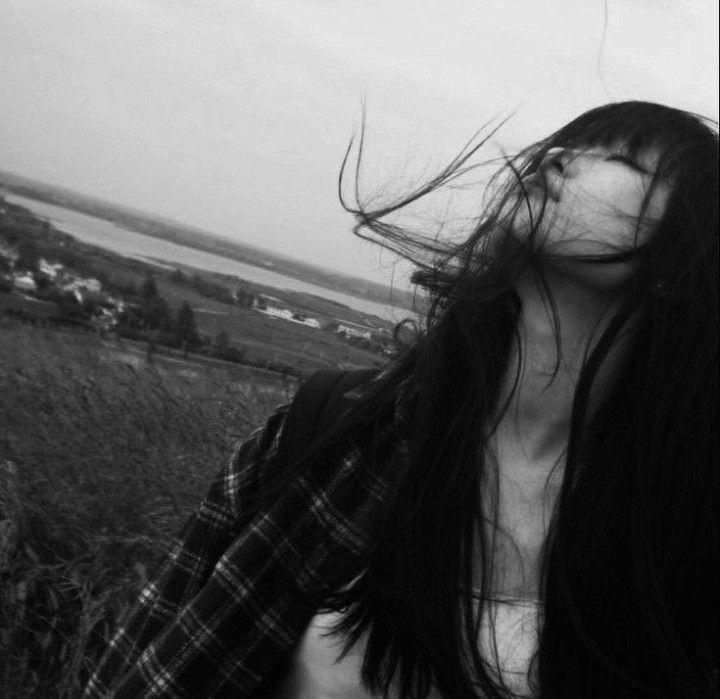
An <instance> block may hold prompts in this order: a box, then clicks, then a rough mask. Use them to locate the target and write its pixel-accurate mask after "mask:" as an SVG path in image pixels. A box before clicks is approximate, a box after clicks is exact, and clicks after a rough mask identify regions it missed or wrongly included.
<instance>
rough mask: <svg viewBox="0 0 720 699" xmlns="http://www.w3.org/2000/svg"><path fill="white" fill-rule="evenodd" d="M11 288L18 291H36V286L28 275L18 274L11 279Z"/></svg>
mask: <svg viewBox="0 0 720 699" xmlns="http://www.w3.org/2000/svg"><path fill="white" fill-rule="evenodd" d="M13 287H14V288H15V289H17V290H18V291H37V284H36V283H35V280H34V279H33V278H32V277H31V276H30V275H29V274H18V275H17V276H16V277H13Z"/></svg>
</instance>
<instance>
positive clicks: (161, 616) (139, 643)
mask: <svg viewBox="0 0 720 699" xmlns="http://www.w3.org/2000/svg"><path fill="white" fill-rule="evenodd" d="M287 409H288V406H284V407H282V408H280V409H279V410H278V411H277V412H276V413H275V414H274V415H273V416H272V417H271V418H270V420H269V421H268V422H267V424H266V425H265V427H264V428H262V429H260V430H258V431H257V432H255V433H254V434H253V435H252V436H251V437H250V438H249V439H248V440H247V441H245V442H244V443H243V444H241V445H240V446H239V448H238V449H236V451H235V453H234V454H233V456H232V458H231V459H230V462H229V463H228V465H227V466H226V467H225V468H224V469H223V470H222V472H221V473H220V474H219V475H218V477H217V478H216V479H215V480H214V482H213V483H212V486H211V488H210V490H209V492H208V494H207V496H206V498H205V500H204V501H203V502H202V504H201V505H200V507H199V508H198V510H197V511H196V512H195V514H194V515H193V516H192V517H191V518H190V520H189V521H188V523H187V524H186V525H185V527H184V528H183V530H182V531H181V533H180V538H179V540H178V541H177V542H176V544H175V546H174V548H173V550H172V552H171V553H170V556H169V558H168V560H167V562H166V563H165V564H164V566H163V567H162V569H161V570H160V573H159V575H158V577H157V579H156V580H155V581H154V582H152V583H150V584H149V585H147V586H146V587H145V589H144V590H143V592H142V594H141V596H140V599H139V601H138V603H137V605H136V607H135V608H134V609H133V610H132V611H131V613H130V614H129V616H128V617H127V618H125V619H124V620H123V621H122V622H121V624H120V625H119V628H118V629H117V631H116V633H115V635H114V637H113V638H112V640H111V642H110V644H109V647H108V649H107V650H106V652H105V655H104V657H103V658H102V660H101V662H100V663H99V665H98V667H97V668H96V669H95V672H94V673H93V675H92V677H91V679H90V682H89V684H88V686H87V688H86V690H85V695H84V696H85V697H127V698H128V699H130V698H132V699H137V698H138V697H155V696H162V697H225V696H227V697H229V696H232V697H250V696H263V695H264V694H265V690H264V689H263V687H264V686H267V685H266V684H264V683H265V682H266V681H267V680H268V678H270V677H271V676H272V675H273V674H275V675H277V674H278V669H279V668H280V667H282V665H283V663H284V661H287V659H288V658H289V657H290V654H291V650H292V648H293V646H294V645H295V643H296V641H298V640H299V637H300V636H301V635H302V633H303V631H304V630H305V628H306V627H307V625H308V623H309V622H310V620H311V618H312V617H313V615H314V613H315V611H316V610H315V609H314V608H312V607H310V606H307V605H306V604H305V603H303V602H301V601H300V599H299V594H298V592H299V591H306V590H308V589H312V588H313V587H315V586H316V584H317V583H322V582H324V581H329V580H337V579H338V578H339V577H341V576H342V575H343V574H344V572H345V571H349V570H358V566H360V565H361V564H362V560H363V554H364V552H366V551H367V547H368V545H369V543H370V542H371V541H372V537H373V531H375V527H376V526H377V523H378V521H379V520H380V519H381V517H379V516H378V515H379V514H381V513H380V510H382V509H383V507H384V506H385V505H386V503H387V500H388V499H389V496H390V493H389V483H388V481H387V480H386V478H385V477H384V475H383V473H381V472H378V471H375V470H373V469H377V468H378V467H375V466H371V464H370V460H369V459H364V458H363V452H362V449H361V447H360V446H359V445H357V444H350V445H348V448H347V449H346V450H345V451H344V454H345V455H344V457H343V458H341V459H339V460H334V461H335V462H334V463H329V464H325V465H318V466H317V467H313V468H312V469H310V470H309V471H308V472H305V473H304V474H303V475H302V476H301V477H299V478H298V479H297V480H295V481H293V484H292V485H291V486H290V487H288V488H287V489H286V490H285V491H284V492H283V493H282V495H281V496H280V497H279V498H278V499H277V500H276V501H275V502H274V503H273V504H272V506H270V507H268V508H267V509H265V510H263V511H261V512H260V513H259V514H258V515H257V516H255V517H253V518H250V517H249V516H248V515H247V514H246V511H247V507H246V503H247V501H248V499H249V498H250V497H252V496H253V495H254V494H255V493H257V492H258V489H259V488H260V487H261V485H262V483H263V474H264V473H265V472H266V471H267V469H269V468H271V467H272V462H273V459H274V458H275V456H276V454H277V446H278V441H279V436H280V433H281V430H282V426H283V421H284V419H285V416H286V414H287ZM391 433H392V430H391V429H388V435H387V437H388V438H390V435H391Z"/></svg>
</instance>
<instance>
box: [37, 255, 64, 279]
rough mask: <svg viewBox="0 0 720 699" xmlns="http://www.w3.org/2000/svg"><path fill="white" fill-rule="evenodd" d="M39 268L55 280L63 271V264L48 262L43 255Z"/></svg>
mask: <svg viewBox="0 0 720 699" xmlns="http://www.w3.org/2000/svg"><path fill="white" fill-rule="evenodd" d="M38 269H39V270H40V271H41V272H42V273H43V274H44V275H45V276H46V277H48V278H49V279H51V280H52V281H55V279H57V276H58V274H59V273H60V272H61V271H62V269H63V266H62V265H61V264H60V263H59V262H48V261H47V260H46V259H45V258H44V257H41V258H40V260H39V262H38Z"/></svg>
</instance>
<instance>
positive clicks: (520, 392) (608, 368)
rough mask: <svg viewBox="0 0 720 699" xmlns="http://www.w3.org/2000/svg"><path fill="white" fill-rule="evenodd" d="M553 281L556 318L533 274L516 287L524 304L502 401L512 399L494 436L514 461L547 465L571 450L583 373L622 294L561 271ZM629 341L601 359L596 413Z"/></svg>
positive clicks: (595, 394)
mask: <svg viewBox="0 0 720 699" xmlns="http://www.w3.org/2000/svg"><path fill="white" fill-rule="evenodd" d="M547 282H548V285H549V289H550V292H551V294H552V299H553V301H554V303H555V314H556V315H555V319H556V321H557V322H555V321H554V317H553V310H552V308H551V306H550V303H549V301H548V300H547V297H546V294H545V293H544V292H543V290H542V289H541V287H539V286H538V284H537V282H536V280H535V279H534V278H532V277H530V275H528V276H527V277H525V278H522V279H521V280H520V282H519V283H518V284H517V286H516V290H517V293H518V294H519V296H520V300H521V307H522V310H521V315H520V318H519V322H518V335H517V340H516V342H515V345H514V347H513V349H512V354H511V359H510V362H509V364H508V370H507V372H506V375H505V377H504V380H503V386H502V390H501V393H500V399H501V400H500V403H499V406H503V405H505V404H507V410H506V411H505V413H504V415H503V416H502V418H501V420H500V422H499V424H498V428H497V432H496V434H495V438H496V441H497V442H498V443H499V444H502V445H503V449H504V450H506V451H509V454H508V455H509V456H511V457H512V460H513V461H517V460H518V459H521V460H522V461H523V462H525V463H531V464H538V465H546V466H549V465H552V464H553V463H555V462H556V461H557V460H558V459H559V458H560V457H561V455H562V453H563V452H564V450H565V446H566V444H567V438H568V435H569V430H570V420H571V415H572V406H573V399H574V396H575V391H576V388H577V385H578V382H579V378H580V372H581V370H582V367H583V365H584V363H585V360H586V359H587V357H588V356H589V354H590V352H591V351H592V350H593V348H594V347H595V344H596V343H597V341H598V340H599V338H600V337H601V335H602V333H603V331H604V330H605V329H606V327H607V323H608V322H609V320H610V318H611V317H612V314H613V311H614V310H616V308H617V305H618V299H617V297H615V296H610V295H607V294H600V293H598V292H596V291H594V290H592V289H587V288H586V287H582V286H579V285H578V284H575V283H572V281H568V280H567V279H566V278H563V277H557V278H553V277H552V276H549V277H548V278H547ZM623 347H624V343H622V342H619V343H616V346H615V347H614V348H613V350H612V351H611V352H610V354H609V355H608V357H607V358H606V360H605V361H604V362H603V366H602V368H601V370H600V372H599V374H598V376H597V378H596V380H595V382H594V385H593V391H592V393H591V396H590V399H591V403H590V406H589V408H590V414H591V413H592V410H593V407H594V406H596V405H597V403H598V401H599V400H601V399H602V397H603V396H604V394H605V392H606V390H607V388H608V386H609V385H610V384H611V383H612V381H613V379H614V378H615V376H616V372H617V371H618V369H619V364H620V362H621V360H622V358H623V356H624V352H623ZM518 365H519V366H518ZM518 369H519V371H518ZM516 376H517V385H516V386H515V390H514V391H513V386H514V384H515V379H516ZM498 456H501V455H500V454H499V455H498Z"/></svg>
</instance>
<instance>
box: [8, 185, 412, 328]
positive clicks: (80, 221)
mask: <svg viewBox="0 0 720 699" xmlns="http://www.w3.org/2000/svg"><path fill="white" fill-rule="evenodd" d="M4 196H5V199H6V200H7V201H9V202H11V203H13V204H17V205H19V206H23V207H25V208H26V209H29V210H30V211H32V212H33V213H35V214H36V215H37V216H39V217H40V218H43V219H48V220H49V221H50V222H51V223H53V224H54V225H55V227H56V228H59V229H60V230H61V231H64V232H65V233H69V234H70V235H72V236H74V237H75V238H77V239H78V240H80V241H82V242H84V243H89V244H91V245H96V246H97V247H100V248H104V249H106V250H111V251H112V252H115V253H118V254H120V255H123V256H125V257H132V258H135V259H139V260H143V261H145V262H150V263H152V264H155V263H156V261H157V260H160V261H161V262H167V263H168V264H169V265H170V266H172V264H173V263H175V264H182V265H187V266H188V267H195V268H196V269H200V270H205V271H208V272H216V273H220V274H229V275H234V276H236V277H240V278H241V279H246V280H247V281H249V282H255V283H257V284H264V285H266V286H271V287H274V288H276V289H288V290H290V291H299V292H303V293H307V294H314V295H315V296H320V297H322V298H326V299H330V300H331V301H336V302H338V303H342V304H344V305H346V306H349V307H350V308H354V309H356V310H358V311H361V312H362V313H369V314H371V315H374V316H378V317H380V318H384V319H386V320H389V321H391V322H398V321H400V320H402V319H403V318H406V317H408V316H409V315H412V312H411V311H408V310H406V309H404V308H399V307H397V306H393V305H391V304H382V303H376V302H375V301H369V300H368V299H364V298H360V297H357V296H351V295H349V294H343V293H342V292H339V291H334V290H332V289H326V288H325V287H322V286H318V285H316V284H311V283H310V282H305V281H303V280H301V279H296V278H295V277H290V276H287V275H285V274H280V273H278V272H275V271H273V270H269V269H265V268H264V267H256V266H255V265H249V264H246V263H244V262H240V261H239V260H233V259H231V258H227V257H221V256H220V255H215V254H213V253H209V252H203V251H202V250H195V249H194V248H189V247H186V246H184V245H178V244H177V243H173V242H170V241H168V240H163V239H162V238H154V237H152V236H149V235H144V234H142V233H137V232H135V231H131V230H128V229H127V228H123V227H122V226H118V225H116V224H114V223H111V222H110V221H106V220H104V219H101V218H96V217H95V216H89V215H88V214H83V213H80V212H79V211H74V210H72V209H66V208H64V207H61V206H56V205H54V204H47V203H45V202H42V201H37V200H35V199H29V198H28V197H23V196H19V195H16V194H10V193H7V194H5V195H4Z"/></svg>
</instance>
